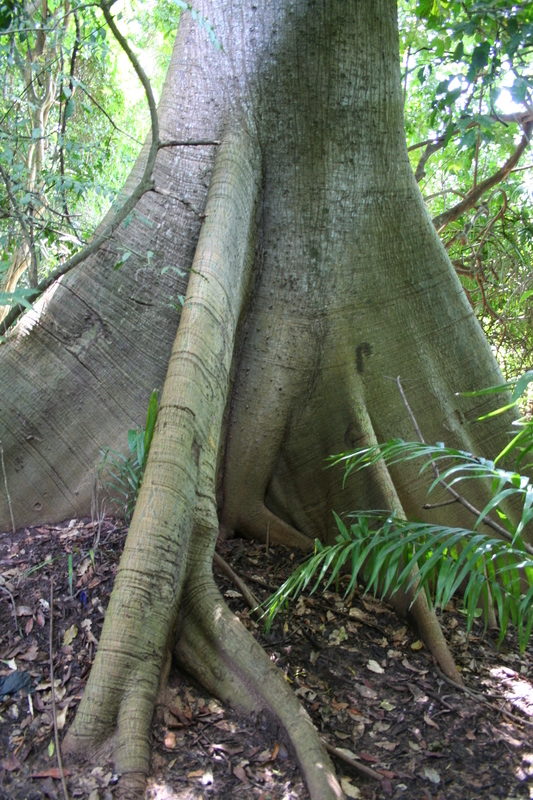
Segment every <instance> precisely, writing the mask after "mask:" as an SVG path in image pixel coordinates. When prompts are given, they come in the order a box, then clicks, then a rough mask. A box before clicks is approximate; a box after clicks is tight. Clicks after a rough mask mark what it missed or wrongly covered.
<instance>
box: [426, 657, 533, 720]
mask: <svg viewBox="0 0 533 800" xmlns="http://www.w3.org/2000/svg"><path fill="white" fill-rule="evenodd" d="M433 669H434V670H435V672H436V673H437V675H438V676H439V677H440V678H442V680H443V681H446V683H449V684H450V686H454V687H455V688H456V689H460V690H461V691H462V692H464V693H465V694H467V695H469V696H470V697H473V698H474V700H477V702H478V703H483V705H484V706H486V707H487V708H490V709H491V710H492V711H497V712H498V714H503V715H504V716H505V717H509V719H511V720H512V721H513V722H517V723H518V724H519V725H528V726H529V727H531V728H533V722H530V721H529V720H528V719H524V718H523V717H519V716H517V715H516V714H512V713H511V712H510V711H506V710H505V709H504V708H500V707H499V706H497V705H494V703H489V702H488V700H485V697H484V695H483V694H481V693H480V692H473V691H472V689H469V688H468V687H467V686H462V685H461V684H460V683H456V681H454V680H452V679H451V678H448V677H447V676H446V675H445V674H444V672H442V670H440V669H439V667H437V666H435V667H434V668H433Z"/></svg>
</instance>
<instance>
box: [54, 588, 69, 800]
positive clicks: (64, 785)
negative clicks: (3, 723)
mask: <svg viewBox="0 0 533 800" xmlns="http://www.w3.org/2000/svg"><path fill="white" fill-rule="evenodd" d="M53 641H54V581H53V580H52V578H50V684H51V686H52V716H53V719H54V741H55V745H56V757H57V767H58V769H59V774H60V776H61V786H62V788H63V796H64V798H65V800H69V796H68V791H67V782H66V780H65V773H64V772H63V762H62V760H61V749H60V747H59V733H58V730H57V714H56V694H55V686H54V646H53Z"/></svg>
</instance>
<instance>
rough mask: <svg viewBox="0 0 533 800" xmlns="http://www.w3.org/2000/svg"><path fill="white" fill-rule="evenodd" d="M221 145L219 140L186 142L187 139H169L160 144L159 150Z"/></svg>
mask: <svg viewBox="0 0 533 800" xmlns="http://www.w3.org/2000/svg"><path fill="white" fill-rule="evenodd" d="M217 144H220V141H219V140H218V139H213V140H211V139H198V140H196V141H195V140H189V141H188V140H186V139H169V141H168V142H159V149H160V150H162V149H163V148H164V147H207V146H209V145H217Z"/></svg>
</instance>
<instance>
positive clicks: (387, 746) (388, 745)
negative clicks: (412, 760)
mask: <svg viewBox="0 0 533 800" xmlns="http://www.w3.org/2000/svg"><path fill="white" fill-rule="evenodd" d="M398 744H399V742H389V741H388V740H387V739H383V741H381V742H376V747H381V748H382V749H383V750H387V752H389V753H392V751H393V750H396V748H397V747H398Z"/></svg>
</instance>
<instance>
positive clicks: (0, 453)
mask: <svg viewBox="0 0 533 800" xmlns="http://www.w3.org/2000/svg"><path fill="white" fill-rule="evenodd" d="M0 459H1V461H2V474H3V476H4V486H5V489H6V496H7V505H8V507H9V516H10V517H11V527H12V528H13V533H16V531H17V529H16V527H15V517H14V516H13V506H12V505H11V496H10V494H9V488H8V485H7V475H6V465H5V462H4V448H3V446H2V442H1V441H0Z"/></svg>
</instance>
